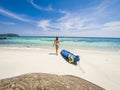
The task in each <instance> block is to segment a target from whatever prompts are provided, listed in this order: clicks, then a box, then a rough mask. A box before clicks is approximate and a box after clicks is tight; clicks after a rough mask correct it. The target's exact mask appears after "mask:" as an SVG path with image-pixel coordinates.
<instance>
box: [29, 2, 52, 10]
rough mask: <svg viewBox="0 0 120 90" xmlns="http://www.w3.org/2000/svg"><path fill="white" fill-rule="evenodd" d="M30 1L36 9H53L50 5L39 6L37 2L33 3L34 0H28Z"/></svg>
mask: <svg viewBox="0 0 120 90" xmlns="http://www.w3.org/2000/svg"><path fill="white" fill-rule="evenodd" d="M30 3H31V4H32V5H33V6H34V7H35V8H37V9H39V10H45V11H52V10H53V8H52V6H51V5H48V7H45V8H44V7H41V6H39V5H37V4H35V3H34V0H30Z"/></svg>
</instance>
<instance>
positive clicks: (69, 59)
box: [60, 50, 80, 65]
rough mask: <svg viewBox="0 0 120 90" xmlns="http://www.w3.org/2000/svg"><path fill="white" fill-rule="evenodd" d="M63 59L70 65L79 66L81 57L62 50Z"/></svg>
mask: <svg viewBox="0 0 120 90" xmlns="http://www.w3.org/2000/svg"><path fill="white" fill-rule="evenodd" d="M60 53H61V55H62V57H63V58H64V59H65V60H66V61H67V62H69V63H71V64H75V65H77V62H78V61H79V60H80V57H79V56H77V55H74V54H73V53H71V52H69V51H67V50H62V51H61V52H60Z"/></svg>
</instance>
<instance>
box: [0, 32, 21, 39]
mask: <svg viewBox="0 0 120 90" xmlns="http://www.w3.org/2000/svg"><path fill="white" fill-rule="evenodd" d="M18 36H19V35H18V34H14V33H8V34H0V40H2V39H7V37H18Z"/></svg>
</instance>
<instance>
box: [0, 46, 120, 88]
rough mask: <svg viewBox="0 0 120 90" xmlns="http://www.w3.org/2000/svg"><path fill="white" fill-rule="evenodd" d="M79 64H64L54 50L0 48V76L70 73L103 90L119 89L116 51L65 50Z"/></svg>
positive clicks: (0, 77) (118, 56) (118, 66)
mask: <svg viewBox="0 0 120 90" xmlns="http://www.w3.org/2000/svg"><path fill="white" fill-rule="evenodd" d="M69 51H72V52H73V53H75V54H77V55H80V58H81V60H80V63H79V64H78V65H77V66H75V65H72V64H69V63H67V62H66V61H65V60H64V59H63V58H62V57H61V55H58V56H56V55H55V52H54V49H53V50H52V49H50V50H48V49H39V48H3V47H0V79H3V78H9V77H13V76H17V75H21V74H24V73H39V72H40V73H51V74H58V75H74V76H78V77H81V78H83V79H85V80H88V81H90V82H92V83H94V84H97V85H99V86H101V87H103V88H105V89H106V90H120V52H108V51H95V50H94V51H91V50H77V49H75V50H69Z"/></svg>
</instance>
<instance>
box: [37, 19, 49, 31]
mask: <svg viewBox="0 0 120 90" xmlns="http://www.w3.org/2000/svg"><path fill="white" fill-rule="evenodd" d="M37 25H38V27H40V28H41V29H43V30H44V31H48V29H49V28H48V27H49V26H50V20H41V21H39V22H38V23H37Z"/></svg>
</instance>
